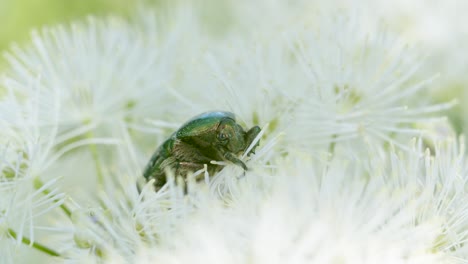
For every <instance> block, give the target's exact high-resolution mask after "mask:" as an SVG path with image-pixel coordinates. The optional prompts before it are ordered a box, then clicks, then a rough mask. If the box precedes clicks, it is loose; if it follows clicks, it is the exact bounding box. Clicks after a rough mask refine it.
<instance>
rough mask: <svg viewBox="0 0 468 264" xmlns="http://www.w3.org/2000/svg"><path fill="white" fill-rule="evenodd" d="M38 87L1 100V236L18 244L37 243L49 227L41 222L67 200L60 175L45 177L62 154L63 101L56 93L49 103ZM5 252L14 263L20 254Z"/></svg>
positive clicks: (8, 241) (10, 94)
mask: <svg viewBox="0 0 468 264" xmlns="http://www.w3.org/2000/svg"><path fill="white" fill-rule="evenodd" d="M35 88H36V89H33V91H34V93H33V94H31V95H30V96H29V97H26V98H24V97H23V98H18V97H16V96H14V95H13V94H12V93H9V94H8V95H7V96H6V97H5V98H3V100H2V101H0V120H2V121H1V122H0V131H1V132H0V138H1V142H0V226H1V228H0V229H1V231H0V237H1V239H2V243H10V244H16V245H17V246H18V245H20V244H21V243H23V244H29V245H30V246H36V244H35V242H36V237H37V233H38V231H42V230H44V229H47V228H46V227H43V226H41V225H40V224H39V223H40V220H41V219H44V217H46V215H47V214H50V213H51V212H52V210H53V209H55V208H57V207H58V206H60V205H62V203H63V201H64V199H65V195H64V194H63V193H61V192H60V191H59V190H58V189H57V181H58V179H59V178H58V177H51V176H48V177H47V176H46V175H42V173H43V172H44V171H45V170H46V169H47V168H48V167H49V166H50V164H51V163H52V162H53V161H54V159H56V158H57V157H56V156H55V155H54V152H53V148H54V147H55V144H56V143H57V114H58V113H59V112H60V105H59V103H58V101H57V100H56V99H57V95H56V94H53V93H51V94H50V95H51V97H50V100H49V101H41V100H39V94H40V93H41V92H42V91H41V90H39V89H37V86H35ZM54 95H55V96H54ZM20 100H22V101H24V102H20ZM59 229H60V228H49V229H48V230H49V231H52V232H54V231H57V230H59ZM25 239H26V240H25ZM11 249H12V247H8V246H5V247H2V250H11ZM1 255H2V256H4V257H8V256H9V257H11V259H10V260H11V261H13V259H15V257H16V256H15V255H16V254H14V252H4V253H2V254H1Z"/></svg>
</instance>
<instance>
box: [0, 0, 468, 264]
mask: <svg viewBox="0 0 468 264" xmlns="http://www.w3.org/2000/svg"><path fill="white" fill-rule="evenodd" d="M206 3H210V1H207V2H206ZM336 3H338V1H337V2H336ZM340 5H342V6H348V5H347V4H345V3H341V4H340ZM217 7H219V10H217V11H218V12H225V13H226V17H224V18H223V19H221V21H224V22H223V23H222V25H221V24H220V25H216V23H213V21H211V20H210V19H206V16H208V17H209V15H210V14H211V13H212V12H213V10H211V11H207V10H208V9H207V10H205V9H204V8H201V9H200V8H198V7H194V6H190V5H186V4H180V5H176V7H174V9H171V11H166V12H162V11H158V12H154V11H152V9H151V8H146V9H141V10H139V12H137V14H135V17H133V18H132V19H129V20H128V21H126V20H124V19H120V18H115V17H113V18H90V19H88V20H87V21H85V22H78V23H74V24H72V25H70V26H56V27H51V28H46V29H44V30H42V31H39V32H35V33H33V35H32V39H31V43H30V44H29V45H26V46H24V47H14V48H12V50H11V51H10V52H9V53H7V54H6V56H5V58H6V62H7V63H8V66H7V68H6V69H5V70H3V72H2V74H1V80H0V245H1V252H0V256H1V259H0V261H1V262H2V263H17V262H21V261H24V262H25V261H27V260H30V259H29V258H35V261H39V260H40V261H43V262H44V263H49V262H50V261H58V262H63V261H65V262H71V263H93V262H95V263H466V262H464V261H465V260H466V259H468V246H466V242H467V241H468V231H467V230H468V189H467V181H468V160H467V158H466V156H465V153H466V150H465V143H464V140H463V138H460V139H457V137H456V136H454V133H444V132H445V131H447V130H451V128H450V125H448V122H444V121H445V118H444V116H443V113H442V110H446V109H449V108H451V107H452V106H453V105H454V103H453V102H454V101H453V100H447V101H446V102H442V103H438V104H435V103H431V98H430V97H429V96H428V94H429V93H428V91H432V90H433V89H434V87H431V85H432V84H433V80H434V79H435V78H436V77H437V73H436V72H431V71H429V70H428V69H430V67H427V66H426V65H425V60H424V59H422V58H423V56H422V55H421V52H420V51H419V50H417V49H415V48H412V47H408V46H406V45H405V44H404V41H403V40H402V38H400V36H399V35H398V34H396V33H390V32H388V31H386V30H384V29H382V27H380V24H379V23H378V22H377V19H376V18H375V15H374V14H372V15H371V14H370V13H369V10H367V12H366V11H363V10H362V9H361V10H358V9H352V8H337V7H336V6H331V5H324V6H323V7H322V8H319V7H320V6H319V5H318V4H317V3H309V2H308V1H297V2H294V3H290V4H286V2H285V1H267V0H264V1H256V3H255V4H253V3H251V1H225V2H224V4H219V3H218V5H217ZM168 14H170V15H168ZM389 17H391V16H389ZM214 109H220V110H225V111H230V112H233V113H235V114H236V116H237V119H238V122H239V123H241V124H242V125H243V126H244V127H251V126H253V125H259V126H260V127H262V132H261V134H260V137H261V139H260V145H259V147H258V148H257V150H256V153H255V154H254V155H252V156H251V157H248V158H247V157H244V156H245V155H244V156H243V157H241V158H242V159H243V160H244V161H245V162H246V164H247V166H248V167H249V170H248V171H245V172H242V170H241V168H238V167H236V166H233V165H230V163H229V162H222V164H224V165H226V166H225V168H224V169H223V170H222V171H220V172H219V173H217V174H215V175H211V177H209V175H206V177H205V181H203V182H192V181H188V182H187V186H186V187H187V188H186V189H184V188H183V187H182V186H181V185H180V184H178V183H180V178H178V177H177V176H178V175H169V176H170V177H168V183H167V184H166V185H165V186H164V187H163V188H162V189H160V190H159V191H157V192H155V191H154V190H153V189H152V182H148V183H147V184H146V185H144V187H143V188H142V189H141V190H139V188H137V182H139V181H141V180H142V169H143V168H144V166H145V164H146V162H147V161H148V159H149V157H150V156H151V154H152V152H153V151H155V149H156V147H157V146H158V144H160V143H162V142H163V140H164V139H165V138H167V137H168V136H169V135H170V134H171V133H172V132H173V131H174V130H176V129H177V128H178V127H179V126H180V125H181V124H182V123H183V122H184V121H186V120H187V119H189V118H191V117H192V116H194V115H196V114H198V113H201V112H205V111H210V110H214ZM441 130H443V131H444V132H441ZM434 136H435V137H434ZM31 248H32V249H34V251H37V252H39V253H41V254H40V255H39V257H38V256H37V255H34V253H31Z"/></svg>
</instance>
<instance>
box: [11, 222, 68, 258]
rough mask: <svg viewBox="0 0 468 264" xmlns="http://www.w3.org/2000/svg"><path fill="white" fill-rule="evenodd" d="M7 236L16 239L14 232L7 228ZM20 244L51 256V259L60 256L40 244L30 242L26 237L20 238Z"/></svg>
mask: <svg viewBox="0 0 468 264" xmlns="http://www.w3.org/2000/svg"><path fill="white" fill-rule="evenodd" d="M8 234H10V236H11V237H12V238H13V239H17V238H18V235H17V234H16V232H15V231H14V230H13V229H11V228H8ZM21 243H23V244H25V245H27V246H32V247H33V248H35V249H37V250H39V251H41V252H43V253H45V254H47V255H49V256H53V257H60V254H59V253H58V252H57V251H55V250H53V249H51V248H48V247H46V246H44V245H42V244H40V243H37V242H31V240H30V239H29V238H27V237H22V238H21Z"/></svg>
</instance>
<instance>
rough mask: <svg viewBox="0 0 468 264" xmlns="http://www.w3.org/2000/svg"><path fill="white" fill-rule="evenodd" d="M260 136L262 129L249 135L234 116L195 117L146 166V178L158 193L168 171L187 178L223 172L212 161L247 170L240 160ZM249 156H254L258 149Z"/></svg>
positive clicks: (202, 115) (161, 146)
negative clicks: (199, 173)
mask: <svg viewBox="0 0 468 264" xmlns="http://www.w3.org/2000/svg"><path fill="white" fill-rule="evenodd" d="M258 133H260V127H258V126H254V127H252V128H251V129H249V130H248V131H247V132H246V131H244V129H243V128H242V127H241V126H240V125H239V124H237V123H236V118H235V115H234V114H233V113H230V112H222V111H214V112H206V113H203V114H200V115H198V116H195V117H194V118H192V119H191V120H189V121H188V122H186V123H185V124H183V125H182V126H181V127H180V128H179V129H178V130H177V131H175V132H174V133H173V134H172V135H171V137H170V138H169V139H167V140H166V141H164V142H163V143H162V144H161V145H160V146H159V147H158V148H157V150H156V152H155V153H154V154H153V156H152V157H151V159H150V161H149V162H148V165H146V168H145V171H144V172H143V176H144V177H145V179H146V180H147V181H149V180H151V179H155V183H154V185H155V187H156V189H160V188H161V187H162V186H163V185H164V184H165V183H166V175H165V172H166V169H167V168H169V169H171V170H173V171H174V172H175V175H180V176H182V177H185V176H186V175H187V173H189V172H195V171H198V170H200V169H203V168H204V164H206V165H207V166H208V171H209V173H210V175H212V174H214V173H216V172H217V171H219V170H220V169H221V167H220V166H219V165H215V164H211V163H210V162H211V161H212V160H218V161H219V160H223V161H230V162H232V163H234V164H236V165H238V166H240V167H242V168H243V169H244V170H247V166H246V165H245V164H244V162H242V161H241V160H240V159H239V158H238V157H239V155H241V154H242V153H244V152H245V151H246V150H247V148H248V147H249V146H250V145H251V144H252V142H253V140H254V139H255V137H256V136H257V135H258ZM257 145H258V143H257V144H256V145H255V146H254V147H253V148H252V150H251V151H250V152H249V153H248V155H250V154H251V153H253V152H254V150H255V147H256V146H257Z"/></svg>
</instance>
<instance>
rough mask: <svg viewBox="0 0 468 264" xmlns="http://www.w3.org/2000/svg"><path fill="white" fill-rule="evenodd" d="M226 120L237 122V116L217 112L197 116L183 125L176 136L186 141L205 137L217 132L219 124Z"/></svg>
mask: <svg viewBox="0 0 468 264" xmlns="http://www.w3.org/2000/svg"><path fill="white" fill-rule="evenodd" d="M226 118H230V119H233V120H234V121H235V120H236V117H235V115H234V114H233V113H231V112H223V111H216V112H206V113H203V114H200V115H197V116H195V117H194V118H192V119H190V120H189V121H187V122H186V123H185V124H183V125H182V126H181V127H180V128H179V130H177V132H176V133H175V134H174V136H175V138H178V139H184V138H190V137H196V136H200V135H203V134H205V133H208V132H211V131H213V130H216V129H217V127H218V125H219V123H220V122H221V121H222V120H223V119H226Z"/></svg>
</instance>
